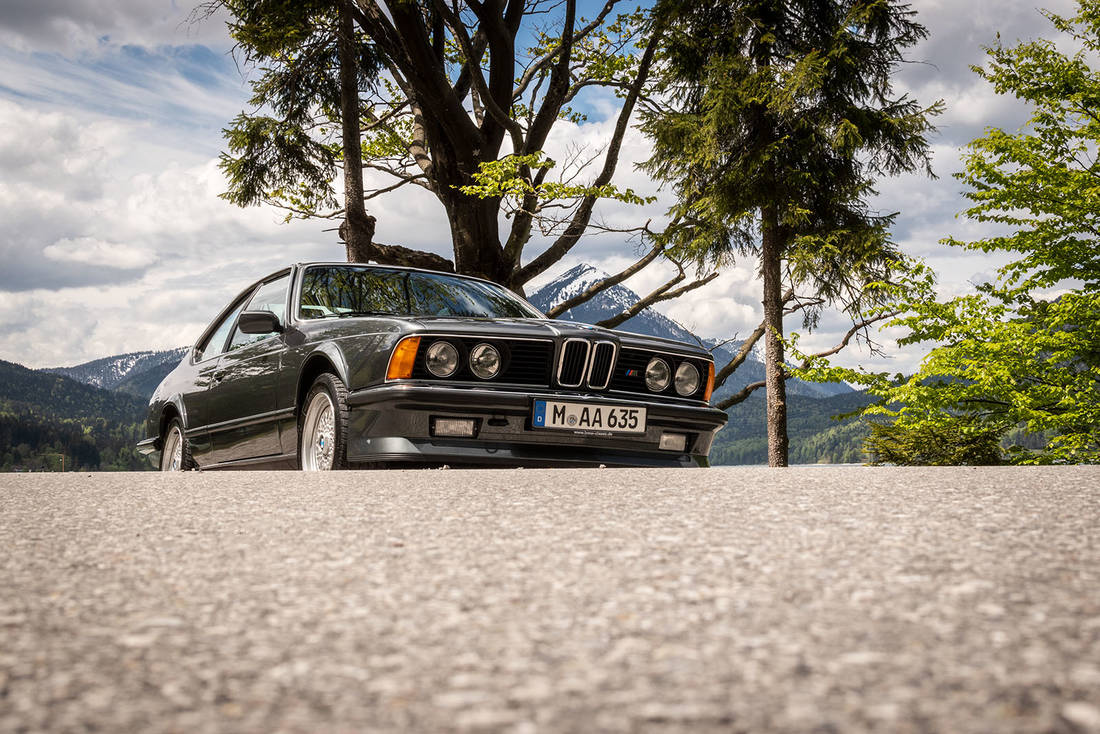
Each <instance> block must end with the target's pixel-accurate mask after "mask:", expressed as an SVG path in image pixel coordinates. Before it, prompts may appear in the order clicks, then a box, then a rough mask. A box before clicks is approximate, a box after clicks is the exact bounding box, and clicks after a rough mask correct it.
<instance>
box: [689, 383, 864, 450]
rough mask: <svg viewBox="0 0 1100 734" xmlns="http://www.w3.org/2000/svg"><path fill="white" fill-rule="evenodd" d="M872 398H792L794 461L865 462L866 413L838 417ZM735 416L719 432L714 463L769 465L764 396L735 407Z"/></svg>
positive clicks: (850, 395) (790, 422)
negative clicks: (839, 418) (841, 418)
mask: <svg viewBox="0 0 1100 734" xmlns="http://www.w3.org/2000/svg"><path fill="white" fill-rule="evenodd" d="M872 400H873V398H872V397H870V396H869V395H867V394H866V393H862V392H853V393H848V394H846V395H835V396H833V397H830V398H812V397H809V396H806V395H790V396H788V398H787V411H788V426H787V428H788V432H789V435H790V441H791V448H790V462H791V464H853V463H863V462H864V461H866V458H865V457H864V455H863V449H862V445H863V439H864V437H865V436H866V435H867V434H868V433H869V429H868V428H867V425H866V420H867V419H865V418H848V419H844V420H837V419H836V418H834V416H837V415H843V414H845V413H850V412H851V411H853V410H856V409H857V408H861V407H863V406H864V405H868V404H869V403H871V402H872ZM729 414H730V421H729V423H728V424H727V425H726V427H725V428H723V429H722V430H721V431H719V433H718V437H717V438H716V439H715V442H714V448H713V449H712V450H711V453H710V461H711V463H712V464H715V465H717V464H767V463H768V441H767V435H766V433H765V420H766V416H765V403H764V396H763V395H761V394H759V392H758V393H755V394H753V395H751V396H750V397H749V398H748V399H747V400H745V402H743V403H740V404H739V405H735V406H734V407H733V408H730V410H729Z"/></svg>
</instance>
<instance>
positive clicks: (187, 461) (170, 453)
mask: <svg viewBox="0 0 1100 734" xmlns="http://www.w3.org/2000/svg"><path fill="white" fill-rule="evenodd" d="M194 468H195V462H193V461H192V460H191V445H190V444H189V443H188V442H187V436H186V434H184V432H183V423H182V421H180V419H179V418H173V419H172V422H171V423H169V424H168V431H167V432H166V433H165V434H164V450H163V451H161V453H160V470H161V471H188V470H190V469H194Z"/></svg>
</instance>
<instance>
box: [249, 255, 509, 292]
mask: <svg viewBox="0 0 1100 734" xmlns="http://www.w3.org/2000/svg"><path fill="white" fill-rule="evenodd" d="M314 265H331V266H342V265H344V266H354V267H357V268H386V269H387V270H408V271H409V272H412V273H427V274H428V275H445V276H447V277H450V278H463V279H465V280H477V281H480V282H482V283H491V284H493V285H496V286H500V287H501V288H507V286H505V285H501V284H500V283H497V282H495V281H492V280H489V279H488V278H479V277H477V276H476V275H464V274H462V273H448V272H447V271H445V270H429V269H428V268H414V267H411V266H409V265H384V264H382V263H349V262H339V261H317V262H301V263H295V266H296V267H298V268H301V269H305V268H308V267H313V266H314ZM279 272H282V271H281V270H280V271H279ZM268 277H270V276H268Z"/></svg>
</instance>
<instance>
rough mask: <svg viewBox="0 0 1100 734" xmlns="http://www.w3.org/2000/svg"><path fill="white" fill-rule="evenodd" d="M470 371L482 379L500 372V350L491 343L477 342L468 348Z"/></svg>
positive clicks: (489, 377) (492, 376) (487, 378)
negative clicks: (474, 345) (471, 347)
mask: <svg viewBox="0 0 1100 734" xmlns="http://www.w3.org/2000/svg"><path fill="white" fill-rule="evenodd" d="M470 371H471V372H473V373H474V374H475V375H477V376H478V377H480V378H481V379H483V380H489V379H492V378H494V377H496V376H497V375H498V374H499V373H500V352H498V351H497V348H496V347H494V346H493V345H492V344H484V343H482V344H478V345H477V346H476V347H474V348H473V349H471V350H470Z"/></svg>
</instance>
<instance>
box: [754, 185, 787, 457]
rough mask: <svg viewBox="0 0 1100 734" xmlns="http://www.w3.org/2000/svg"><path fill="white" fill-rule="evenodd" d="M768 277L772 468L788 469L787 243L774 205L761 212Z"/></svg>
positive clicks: (766, 308)
mask: <svg viewBox="0 0 1100 734" xmlns="http://www.w3.org/2000/svg"><path fill="white" fill-rule="evenodd" d="M761 215H762V217H761V229H762V232H761V234H762V240H763V242H762V247H761V255H760V266H761V270H762V271H763V274H764V324H765V327H766V331H765V332H764V355H765V357H764V376H765V380H766V383H767V386H766V391H767V395H768V466H787V453H788V452H787V448H788V446H787V387H786V384H785V383H784V381H783V294H782V289H783V282H782V274H781V271H780V265H781V262H782V259H783V243H782V241H781V239H780V232H779V217H778V214H777V212H776V209H775V207H774V206H765V207H763V209H762V211H761Z"/></svg>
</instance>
